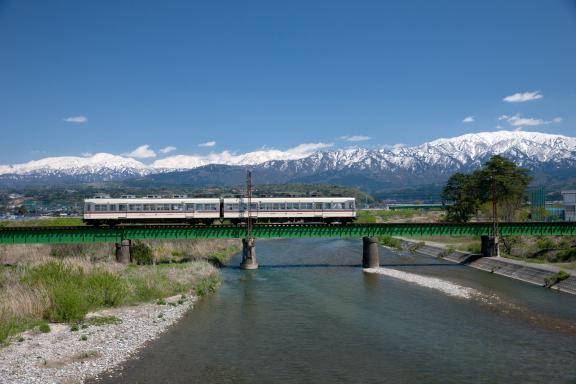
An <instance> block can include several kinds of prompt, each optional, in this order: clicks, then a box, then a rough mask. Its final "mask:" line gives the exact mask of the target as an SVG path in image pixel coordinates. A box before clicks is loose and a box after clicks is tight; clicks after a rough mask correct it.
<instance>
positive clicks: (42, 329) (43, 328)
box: [38, 323, 50, 333]
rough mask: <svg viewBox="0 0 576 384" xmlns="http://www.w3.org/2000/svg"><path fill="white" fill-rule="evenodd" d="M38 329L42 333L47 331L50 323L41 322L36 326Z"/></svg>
mask: <svg viewBox="0 0 576 384" xmlns="http://www.w3.org/2000/svg"><path fill="white" fill-rule="evenodd" d="M38 330H39V331H40V332H42V333H49V332H50V325H48V323H42V324H40V326H39V327H38Z"/></svg>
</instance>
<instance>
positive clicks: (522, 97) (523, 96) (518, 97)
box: [502, 91, 544, 103]
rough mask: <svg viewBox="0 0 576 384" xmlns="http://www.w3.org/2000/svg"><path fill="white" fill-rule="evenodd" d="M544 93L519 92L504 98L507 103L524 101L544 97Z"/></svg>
mask: <svg viewBox="0 0 576 384" xmlns="http://www.w3.org/2000/svg"><path fill="white" fill-rule="evenodd" d="M543 97H544V95H542V93H540V91H533V92H519V93H515V94H513V95H510V96H506V97H505V98H503V99H502V100H503V101H505V102H507V103H523V102H525V101H531V100H538V99H541V98H543Z"/></svg>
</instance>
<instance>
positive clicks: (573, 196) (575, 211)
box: [562, 191, 576, 221]
mask: <svg viewBox="0 0 576 384" xmlns="http://www.w3.org/2000/svg"><path fill="white" fill-rule="evenodd" d="M562 197H563V198H564V219H565V220H566V221H576V191H562Z"/></svg>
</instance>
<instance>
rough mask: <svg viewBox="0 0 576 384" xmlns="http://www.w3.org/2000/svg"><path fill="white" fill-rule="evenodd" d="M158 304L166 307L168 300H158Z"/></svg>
mask: <svg viewBox="0 0 576 384" xmlns="http://www.w3.org/2000/svg"><path fill="white" fill-rule="evenodd" d="M156 304H158V305H166V300H164V299H158V301H157V302H156Z"/></svg>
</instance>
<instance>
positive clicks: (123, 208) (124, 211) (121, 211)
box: [118, 204, 128, 219]
mask: <svg viewBox="0 0 576 384" xmlns="http://www.w3.org/2000/svg"><path fill="white" fill-rule="evenodd" d="M127 217H128V204H118V219H126V218H127Z"/></svg>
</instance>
